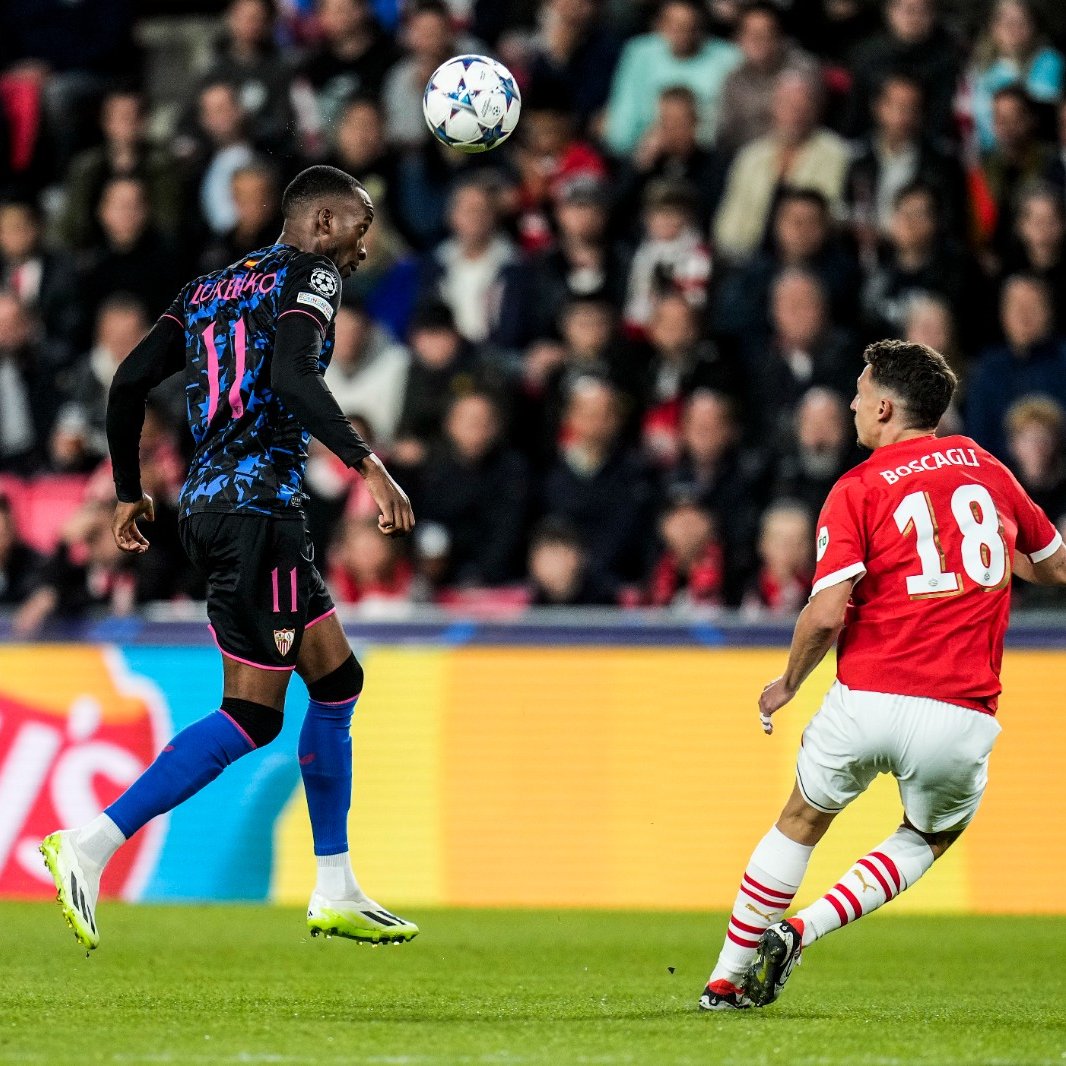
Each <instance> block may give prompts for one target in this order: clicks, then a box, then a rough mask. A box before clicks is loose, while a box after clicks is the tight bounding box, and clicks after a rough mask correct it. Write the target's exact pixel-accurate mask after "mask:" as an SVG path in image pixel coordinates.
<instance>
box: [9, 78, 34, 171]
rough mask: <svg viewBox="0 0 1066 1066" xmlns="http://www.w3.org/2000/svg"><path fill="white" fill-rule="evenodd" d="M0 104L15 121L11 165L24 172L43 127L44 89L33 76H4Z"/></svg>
mask: <svg viewBox="0 0 1066 1066" xmlns="http://www.w3.org/2000/svg"><path fill="white" fill-rule="evenodd" d="M0 105H2V106H3V108H4V111H5V113H6V114H7V120H8V122H9V123H10V124H11V169H12V170H14V171H15V173H16V174H20V173H22V171H24V170H25V169H26V168H27V167H28V166H29V165H30V161H31V160H32V159H33V152H34V149H35V148H36V147H37V137H38V135H39V133H40V129H41V90H40V87H39V86H38V84H37V82H36V80H35V79H33V78H27V77H23V76H20V75H17V74H6V75H5V76H4V77H2V78H0Z"/></svg>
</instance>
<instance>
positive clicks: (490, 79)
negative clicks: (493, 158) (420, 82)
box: [422, 56, 522, 153]
mask: <svg viewBox="0 0 1066 1066" xmlns="http://www.w3.org/2000/svg"><path fill="white" fill-rule="evenodd" d="M521 110H522V96H521V94H520V93H519V91H518V86H517V85H516V84H515V80H514V78H513V77H512V75H511V72H510V71H509V70H508V69H507V68H506V67H505V66H504V65H503V64H502V63H498V62H497V61H496V60H495V59H490V58H489V57H488V56H456V57H455V58H454V59H449V60H447V61H446V62H444V63H442V64H441V65H440V66H439V67H437V69H436V70H435V71H434V73H433V77H432V78H430V79H429V84H428V85H427V86H426V91H425V93H424V95H423V97H422V113H423V114H424V115H425V116H426V123H427V124H428V125H429V128H430V130H432V131H433V136H434V137H436V138H437V140H439V141H440V142H442V143H443V144H446V145H447V146H448V147H449V148H454V149H455V150H456V151H458V152H466V153H473V152H487V151H489V149H490V148H495V147H496V146H497V145H499V144H503V142H504V141H506V140H507V138H508V137H510V136H511V134H512V133H514V129H515V126H517V125H518V115H519V113H520V112H521Z"/></svg>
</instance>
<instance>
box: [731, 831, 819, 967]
mask: <svg viewBox="0 0 1066 1066" xmlns="http://www.w3.org/2000/svg"><path fill="white" fill-rule="evenodd" d="M812 851H814V848H812V847H808V846H807V845H806V844H797V843H796V841H794V840H790V839H789V838H788V837H787V836H785V834H784V833H782V832H781V830H780V829H778V828H777V826H774V827H773V829H771V830H770V832H769V833H767V834H766V836H764V837H763V838H762V840H760V841H759V844H758V846H757V847H756V848H755V851H754V852H753V853H752V856H751V861H750V862H749V863H748V868H747V869H746V870H745V871H744V876H743V877H742V878H741V880H740V891H739V892H738V893H737V898H736V902H735V903H734V904H733V913H732V914H731V915H730V916H729V925H728V927H727V928H726V933H725V943H724V944H723V945H722V952H721V954H720V955H719V956H718V962H717V964H716V965H715V967H714V971H713V972H712V973H711V977H710V983H713V982H715V981H728V982H730V983H731V984H734V985H735V984H736V983H737V982H738V981H739V980H740V978H741V977H743V975H744V971H745V970H746V969H747V968H748V966H750V965H751V960H752V958H753V957H754V955H755V949H756V948H757V947H758V945H759V937H760V936H761V935H762V933H763V931H764V930H766V929H768V928H769V927H770V926H771V925H773V924H774V922H779V921H780V920H781V918H782V916H783V915H784V913H785V911H787V910H788V908H789V906H790V904H791V903H792V898H793V897H794V896H795V895H796V891H797V889H798V888H799V886H800V882H801V881H802V880H803V875H804V873H806V871H807V863H808V862H810V858H811V852H812Z"/></svg>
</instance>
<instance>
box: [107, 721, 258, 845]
mask: <svg viewBox="0 0 1066 1066" xmlns="http://www.w3.org/2000/svg"><path fill="white" fill-rule="evenodd" d="M254 748H255V745H254V744H253V743H252V742H251V740H250V739H249V738H248V735H247V734H246V733H245V732H244V730H243V729H241V727H240V726H239V725H237V723H236V722H234V720H233V719H232V718H230V716H229V715H228V714H226V713H225V712H224V711H215V712H214V713H213V714H209V715H208V716H207V717H206V718H201V719H200V720H199V721H198V722H193V724H192V725H191V726H188V727H187V728H185V729H183V730H182V731H181V732H180V733H179V734H178V735H177V736H176V737H175V738H174V739H173V740H172V741H171V742H170V743H169V744H168V745H167V746H166V747H165V748H164V749H163V750H162V751H161V752H160V753H159V754H158V755H157V756H156V758H155V762H153V763H152V765H151V766H149V767H148V769H147V770H145V771H144V773H143V774H141V776H140V777H138V778H137V780H136V781H134V782H133V784H132V785H130V787H129V788H128V789H126V791H125V792H123V793H122V795H121V796H119V798H118V799H117V800H115V802H114V803H112V804H111V806H110V807H108V808H107V810H106V811H105V812H104V813H105V814H107V816H108V817H109V818H110V819H111V820H112V821H113V822H114V823H115V825H117V826H118V827H119V829H121V830H122V833H123V835H124V836H125V837H126V839H127V840H128V839H129V838H130V837H131V836H133V834H134V833H136V832H137V830H138V829H140V828H141V826H142V825H145V824H146V823H147V822H149V821H151V820H152V819H153V818H154V817H155V816H156V815H157V814H163V813H164V812H165V811H169V810H173V809H174V808H175V807H177V805H178V804H179V803H184V802H185V800H187V799H188V798H189V797H190V796H192V795H195V794H196V793H197V792H199V791H200V789H202V788H203V787H204V785H208V784H210V783H211V782H212V781H214V779H215V778H216V777H218V775H219V774H220V773H222V771H223V770H225V769H226V767H227V766H229V764H230V763H231V762H236V761H237V759H239V758H240V757H241V756H242V755H247V754H248V752H250V751H253V750H254Z"/></svg>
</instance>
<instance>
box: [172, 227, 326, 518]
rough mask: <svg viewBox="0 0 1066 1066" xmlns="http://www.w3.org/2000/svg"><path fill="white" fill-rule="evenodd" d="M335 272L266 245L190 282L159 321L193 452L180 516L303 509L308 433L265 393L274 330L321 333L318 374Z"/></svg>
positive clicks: (318, 259)
mask: <svg viewBox="0 0 1066 1066" xmlns="http://www.w3.org/2000/svg"><path fill="white" fill-rule="evenodd" d="M340 295H341V280H340V276H339V275H338V273H337V268H336V267H335V266H334V265H333V263H331V262H330V261H329V260H328V259H326V258H325V257H323V256H320V255H313V254H310V253H307V252H301V251H299V250H298V249H296V248H293V247H291V246H290V245H285V244H275V245H273V246H272V247H269V248H262V249H260V250H259V251H256V252H252V253H251V254H249V255H247V256H245V257H244V258H243V259H241V260H240V261H239V262H236V263H233V264H232V265H231V266H228V267H226V268H225V269H224V270H219V271H216V272H215V273H213V274H207V275H205V276H204V277H201V278H197V279H196V280H195V281H192V282H190V283H189V284H188V285H186V286H185V288H184V289H183V290H182V292H181V294H180V296H179V297H178V298H177V299H176V300H175V301H174V303H173V304H172V305H171V306H170V309H169V310H168V311H167V312H166V314H165V315H164V318H172V319H174V320H175V321H176V322H177V323H178V324H179V325H180V326H181V327H182V329H183V330H184V331H185V396H186V402H187V409H188V417H189V428H190V429H191V431H192V436H193V441H194V443H195V446H196V449H195V452H194V454H193V457H192V461H191V463H190V464H189V473H188V477H187V478H186V481H185V486H184V488H183V489H182V493H181V500H180V512H181V515H182V517H185V516H187V515H190V514H194V513H197V512H201V511H223V512H231V511H232V512H242V513H248V514H264V515H276V514H284V513H287V512H288V513H291V509H294V508H299V507H300V506H301V504H302V503H303V502H304V499H305V498H304V496H303V493H302V491H301V487H302V484H303V475H304V467H305V465H306V462H307V446H308V442H309V440H310V437H311V434H310V433H309V432H308V430H307V429H306V428H305V427H304V426H303V425H302V424H301V423H300V422H299V421H298V420H297V418H296V416H295V414H294V413H293V412H292V411H291V410H289V409H288V408H287V407H286V405H285V403H284V402H283V401H282V399H281V398H280V396H279V395H278V394H277V392H276V390H275V388H273V387H272V385H271V376H272V370H273V367H272V362H273V358H274V345H275V339H276V335H277V330H278V323H279V322H280V321H281V320H282V319H283V318H284V316H286V315H306V316H307V317H308V318H310V319H312V320H313V321H314V323H315V325H316V326H317V327H318V329H319V330H320V331H321V333H322V338H323V339H322V344H321V349H320V354H319V358H318V371H319V373H321V372H322V371H324V370H325V368H326V367H327V366H328V364H329V360H330V356H331V355H332V350H333V326H334V322H333V319H334V315H335V314H336V312H337V308H338V307H339V306H340Z"/></svg>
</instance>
